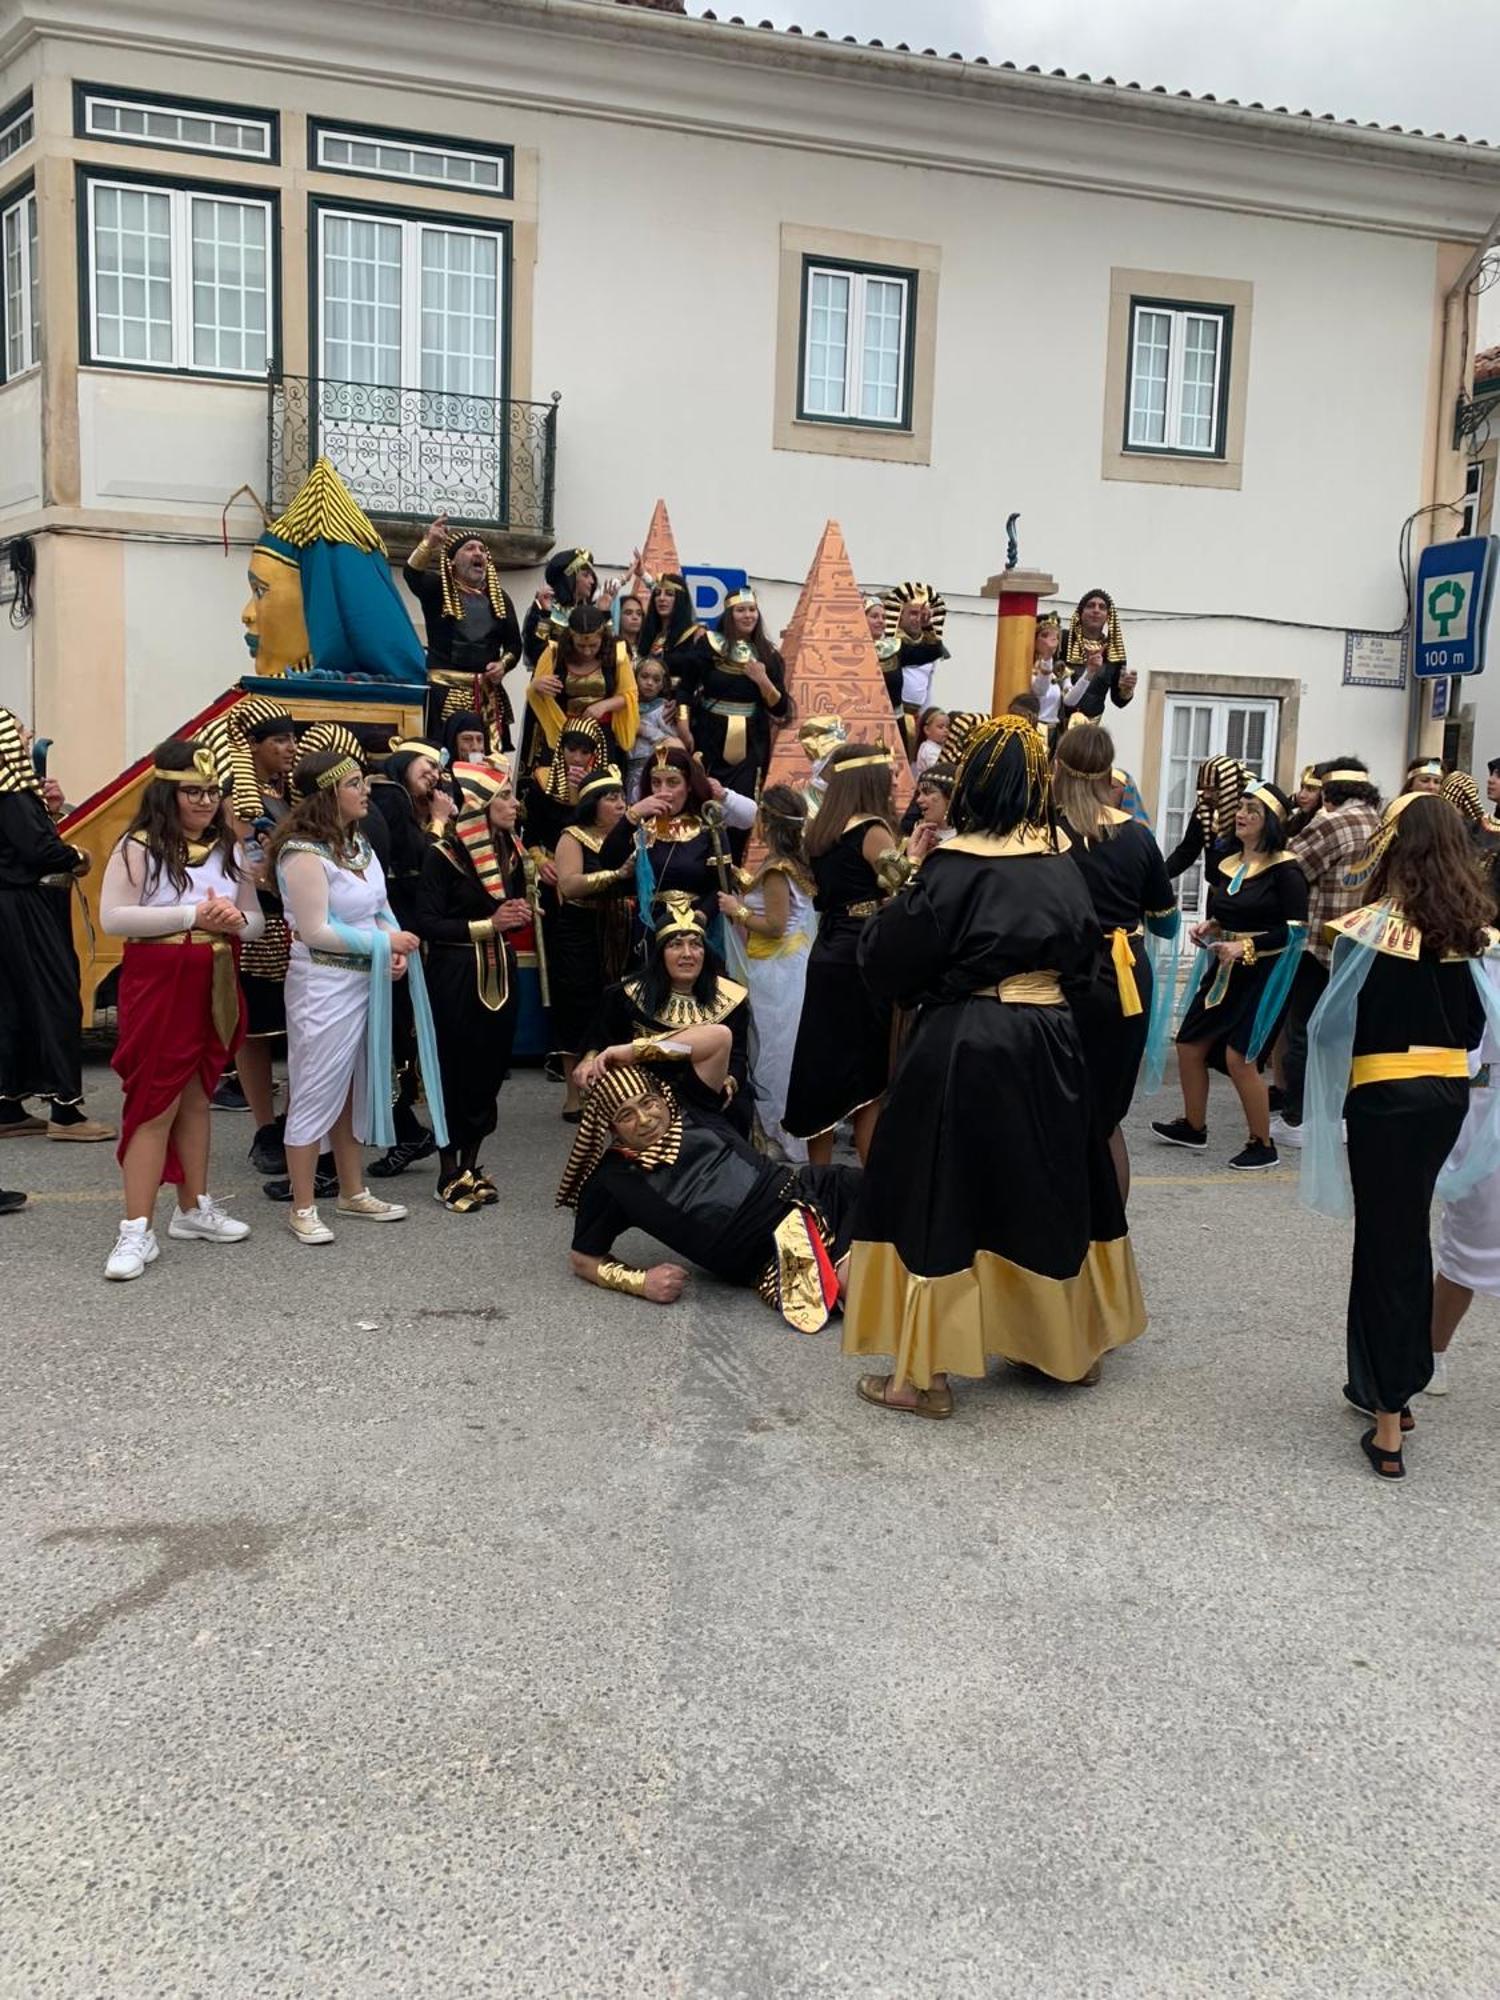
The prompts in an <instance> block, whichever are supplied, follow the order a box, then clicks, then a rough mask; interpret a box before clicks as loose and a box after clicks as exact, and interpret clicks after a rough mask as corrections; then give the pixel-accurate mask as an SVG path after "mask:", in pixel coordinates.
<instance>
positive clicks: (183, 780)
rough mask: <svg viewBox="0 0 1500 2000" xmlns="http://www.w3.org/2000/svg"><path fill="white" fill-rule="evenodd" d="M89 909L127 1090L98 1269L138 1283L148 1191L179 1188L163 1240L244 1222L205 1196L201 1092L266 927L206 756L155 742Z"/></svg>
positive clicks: (240, 1030)
mask: <svg viewBox="0 0 1500 2000" xmlns="http://www.w3.org/2000/svg"><path fill="white" fill-rule="evenodd" d="M99 903H100V907H99V918H100V923H101V924H102V926H103V928H104V930H105V931H106V932H107V933H108V934H109V935H110V936H111V937H123V938H124V939H125V940H126V944H125V953H124V958H123V960H122V961H121V966H120V986H119V1001H118V1011H119V1037H118V1040H117V1041H116V1044H115V1053H114V1058H113V1067H114V1070H115V1072H116V1074H117V1075H118V1077H119V1079H120V1082H121V1085H122V1087H123V1089H124V1095H125V1104H124V1112H123V1115H122V1117H121V1120H120V1146H119V1159H120V1165H121V1167H122V1169H123V1171H124V1176H125V1215H124V1219H123V1220H122V1221H121V1223H120V1231H119V1237H118V1239H117V1241H116V1243H115V1247H114V1249H113V1250H112V1251H111V1252H110V1256H109V1261H108V1262H107V1263H106V1265H105V1267H104V1275H105V1277H106V1278H113V1279H128V1278H138V1277H140V1275H141V1273H142V1272H143V1271H144V1270H145V1268H146V1266H147V1265H148V1264H154V1263H155V1262H156V1259H157V1257H158V1256H159V1255H160V1246H159V1245H158V1243H157V1240H156V1235H155V1232H154V1230H153V1228H152V1220H153V1211H154V1210H155V1207H156V1196H157V1190H158V1189H159V1188H160V1187H162V1185H163V1184H166V1185H169V1186H172V1187H175V1188H176V1190H177V1207H176V1210H175V1212H174V1214H173V1216H172V1220H171V1222H170V1223H169V1224H168V1225H167V1234H168V1236H170V1237H171V1238H173V1239H174V1241H186V1242H200V1243H239V1242H242V1241H243V1239H244V1238H245V1237H247V1236H248V1235H249V1234H250V1230H249V1226H248V1225H247V1224H246V1223H243V1222H237V1221H236V1220H235V1219H234V1217H233V1216H230V1215H226V1214H225V1212H224V1210H223V1209H222V1208H221V1207H220V1206H219V1204H218V1202H216V1201H215V1200H214V1198H213V1196H212V1195H211V1194H210V1193H209V1192H208V1154H209V1134H210V1126H211V1123H212V1120H211V1117H210V1113H209V1099H210V1098H211V1097H212V1095H213V1091H214V1086H215V1085H216V1084H217V1082H218V1080H219V1077H220V1076H221V1075H222V1073H223V1071H224V1069H225V1067H226V1065H227V1064H229V1063H230V1062H231V1061H233V1059H234V1052H235V1050H236V1049H237V1048H238V1047H239V1044H240V1041H241V1039H242V1037H243V1035H244V1031H245V1021H244V1013H245V1003H244V999H243V996H242V995H241V992H240V986H239V980H238V977H237V974H238V970H239V954H240V947H241V945H242V944H246V943H248V942H250V940H251V939H253V938H257V937H259V935H260V933H261V931H262V929H263V928H264V926H265V918H264V916H263V915H262V912H261V907H260V897H259V895H258V894H257V892H256V887H255V880H254V877H253V875H252V874H251V872H250V870H249V869H248V868H247V867H246V866H245V860H244V855H243V853H242V852H241V850H240V849H239V848H238V847H237V846H236V844H235V837H234V828H233V826H232V825H231V823H230V820H229V816H228V814H227V813H226V811H225V807H224V798H223V794H222V792H221V791H220V788H219V779H218V771H217V767H216V765H215V763H214V759H213V754H212V752H211V751H209V750H207V749H205V748H204V747H203V746H202V745H201V744H198V743H188V742H182V741H179V740H177V739H173V740H171V741H169V742H166V743H160V744H158V745H157V748H156V751H155V754H154V756H153V759H152V770H151V778H150V782H149V783H148V784H147V786H146V789H145V791H144V792H143V793H142V795H141V803H140V807H139V809H138V810H137V812H136V816H135V819H134V820H133V821H132V823H131V826H130V829H129V831H128V832H127V833H126V835H125V837H124V839H123V840H122V841H121V842H120V844H119V846H118V847H117V848H116V849H115V851H114V853H113V854H112V855H111V856H110V858H109V865H108V867H107V868H106V869H105V871H104V884H103V888H102V890H101V892H100V899H99Z"/></svg>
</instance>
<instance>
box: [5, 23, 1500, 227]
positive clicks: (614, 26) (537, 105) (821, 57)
mask: <svg viewBox="0 0 1500 2000" xmlns="http://www.w3.org/2000/svg"><path fill="white" fill-rule="evenodd" d="M486 31H488V32H486ZM39 39H40V40H64V41H71V42H83V43H87V44H91V45H94V46H96V47H101V48H103V47H108V46H111V45H112V46H114V47H117V48H121V49H130V50H133V51H136V52H138V53H142V54H172V55H176V56H179V57H190V58H193V59H196V60H199V61H209V62H220V63H226V64H231V65H234V66H236V67H242V66H244V65H247V64H250V65H254V66H255V67H257V68H260V69H264V70H272V71H282V72H292V73H297V74H309V73H312V74H324V75H328V76H331V77H337V78H342V79H346V80H350V81H360V82H363V83H367V84H376V85H384V86H386V87H395V88H410V89H420V90H423V91H426V92H430V93H432V94H434V95H441V96H446V97H449V98H452V99H455V100H460V101H469V102H478V103H483V104H485V105H486V106H507V107H512V108H517V109H522V110H526V111H530V112H534V113H547V114H551V115H556V116H562V117H575V118H584V119H592V120H605V121H608V122H611V123H617V124H624V125H634V126H637V127H642V128H650V129H657V130H669V131H673V132H677V133H684V134H690V135H699V136H704V137H711V138H719V139H734V140H736V141H739V142H742V143H749V144H759V145H765V146H772V147H778V148H789V149H794V150H798V151H803V152H815V153H823V154H834V155H846V156H848V155H853V156H856V157H864V158H868V159H872V160H878V161H883V162H886V163H888V164H891V165H895V166H907V167H911V166H915V167H927V168H932V169H936V170H939V171H943V172H950V173H961V174H966V175H974V176H979V177H983V178H990V179H996V180H1002V181H1019V182H1024V183H1031V184H1034V185H1045V186H1052V187H1058V188H1071V189H1078V190H1081V191H1086V192H1091V193H1097V194H1105V195H1113V196H1124V197H1129V198H1135V199H1142V200H1150V201H1169V202H1177V203H1185V204H1188V205H1191V206H1195V207H1206V208H1213V209H1221V210H1231V211H1239V212H1245V213H1250V214H1262V215H1269V216H1274V217H1277V218H1279V219H1286V220H1302V221H1311V222H1319V223H1336V224H1339V225H1342V226H1346V227H1353V228H1359V229H1366V230H1375V231H1378V232H1380V233H1383V234H1391V235H1400V236H1416V237H1422V238H1427V239H1432V238H1443V239H1447V240H1453V241H1460V242H1469V241H1474V240H1477V239H1478V238H1480V237H1482V236H1483V234H1484V232H1485V229H1486V227H1487V226H1488V224H1489V222H1490V220H1491V218H1492V217H1493V214H1494V211H1495V209H1496V208H1497V207H1500V150H1491V149H1489V148H1483V147H1469V146H1465V145H1461V144H1458V143H1456V142H1450V141H1443V140H1435V139H1426V138H1419V137H1415V136H1412V135H1407V134H1402V133H1392V132H1388V131H1384V130H1371V129H1367V128H1364V127H1352V126H1348V125H1343V124H1340V123H1338V122H1337V121H1334V120H1304V119H1302V118H1296V117H1291V116H1288V115H1285V114H1277V113H1272V112H1264V111H1256V110H1254V109H1251V108H1249V107H1241V106H1230V105H1223V104H1214V103H1212V102H1207V103H1206V102H1204V101H1202V100H1199V99H1192V98H1187V99H1185V98H1179V97H1171V96H1166V95H1160V96H1158V95H1157V94H1155V93H1153V92H1140V91H1134V90H1129V89H1123V88H1120V87H1118V86H1115V87H1111V86H1106V85H1102V84H1094V83H1088V82H1082V81H1075V80H1073V79H1068V78H1059V77H1042V76H1033V75H1029V74H1027V73H1026V72H1023V71H1013V70H1008V69H1004V68H992V67H985V66H982V65H979V64H976V63H971V62H958V61H950V60H946V59H943V58H933V57H926V56H914V55H910V54H904V53H901V52H899V51H895V50H888V49H873V48H867V47H864V46H859V45H855V46H850V45H848V44H845V43H842V42H829V41H820V40H817V39H815V38H812V37H806V36H796V35H791V34H786V33H778V32H772V31H768V30H762V29H754V28H739V27H735V26H733V25H732V24H730V23H727V22H718V21H716V22H705V21H699V20H696V19H692V18H684V17H681V16H677V15H671V14H659V13H655V12H651V11H647V10H643V9H639V8H634V7H623V6H612V5H608V4H605V0H360V4H358V5H355V4H353V0H320V4H319V5H318V6H316V7H313V8H309V7H307V6H306V5H305V4H302V0H259V4H258V5H257V7H256V8H255V9H254V11H253V12H250V11H248V10H247V11H241V10H239V9H235V10H233V11H230V10H225V9H223V8H221V7H219V6H216V5H211V4H208V0H141V4H138V5H132V7H131V9H130V11H129V15H128V18H123V17H122V14H121V11H120V9H119V8H118V5H117V4H114V0H17V4H16V7H15V10H14V12H13V13H12V16H11V26H10V28H9V30H8V31H7V32H6V33H5V35H4V36H3V38H0V62H9V61H11V60H14V59H15V58H16V57H17V56H18V55H19V54H21V53H22V52H23V51H24V50H25V49H26V48H27V47H28V46H29V45H30V44H32V43H33V42H35V41H37V40H39ZM460 71H464V72H466V73H467V74H466V76H465V77H464V78H463V80H459V76H458V73H459V72H460ZM834 84H837V85H839V86H841V87H840V88H838V89H837V90H833V89H830V85H834Z"/></svg>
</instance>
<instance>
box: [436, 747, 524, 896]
mask: <svg viewBox="0 0 1500 2000" xmlns="http://www.w3.org/2000/svg"><path fill="white" fill-rule="evenodd" d="M453 776H454V777H455V778H456V779H457V780H458V784H459V788H460V790H461V792H462V794H463V800H462V803H461V804H460V806H459V808H458V811H457V812H456V813H455V814H454V815H453V818H452V820H451V821H450V823H449V826H448V838H449V839H450V840H454V841H456V842H457V844H458V845H459V846H460V847H461V848H462V849H463V851H464V853H465V854H467V855H468V857H469V865H470V866H471V867H472V868H473V870H474V873H475V874H476V875H477V876H478V878H479V886H480V888H481V889H483V890H484V892H485V894H486V895H487V896H492V897H494V899H495V900H496V901H497V902H498V901H499V899H500V898H501V897H502V896H503V895H504V894H505V869H504V866H503V865H502V863H501V860H500V856H499V854H498V853H497V852H496V851H495V829H494V828H493V827H492V826H491V825H490V801H491V800H492V799H495V798H498V797H499V796H500V795H501V794H502V793H505V792H509V791H510V789H511V783H510V773H509V772H508V771H504V770H501V769H499V768H498V767H497V766H496V765H494V764H455V765H454V766H453Z"/></svg>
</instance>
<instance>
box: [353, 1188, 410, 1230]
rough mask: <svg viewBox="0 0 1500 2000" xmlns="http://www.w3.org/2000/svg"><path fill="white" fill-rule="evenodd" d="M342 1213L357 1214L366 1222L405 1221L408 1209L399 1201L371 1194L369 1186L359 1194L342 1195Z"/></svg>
mask: <svg viewBox="0 0 1500 2000" xmlns="http://www.w3.org/2000/svg"><path fill="white" fill-rule="evenodd" d="M338 1213H339V1214H340V1215H357V1216H361V1217H363V1219H364V1220H365V1221H366V1222H405V1220H406V1210H405V1209H404V1208H403V1207H402V1206H401V1204H400V1202H399V1201H382V1200H381V1199H380V1197H379V1195H378V1194H371V1192H370V1190H369V1189H368V1188H361V1189H360V1191H359V1193H358V1194H351V1195H346V1196H343V1197H341V1199H340V1201H339V1205H338Z"/></svg>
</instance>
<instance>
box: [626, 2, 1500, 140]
mask: <svg viewBox="0 0 1500 2000" xmlns="http://www.w3.org/2000/svg"><path fill="white" fill-rule="evenodd" d="M620 4H622V5H624V6H633V5H640V4H645V5H647V6H652V5H655V4H657V0H620ZM673 11H674V12H675V11H676V10H675V8H674V9H673ZM694 18H695V19H697V20H700V21H711V22H721V21H722V23H723V25H724V26H725V27H730V28H754V29H758V30H761V31H762V32H764V33H766V34H772V35H799V36H805V37H806V39H807V40H809V41H818V42H826V41H831V40H832V37H831V36H830V35H829V33H828V31H827V29H826V28H800V27H797V26H796V25H792V26H789V27H786V28H778V27H777V26H776V23H775V22H774V21H753V22H752V21H748V20H746V18H745V17H744V15H743V14H730V15H728V16H721V15H719V14H715V13H714V12H712V11H711V10H710V9H707V8H705V9H704V11H703V12H702V13H701V14H698V15H696V16H695V17H694ZM839 40H840V41H841V42H842V43H843V44H844V45H845V46H846V47H850V48H863V49H880V50H883V51H886V52H887V53H889V54H892V55H904V56H913V57H917V58H919V59H921V60H923V61H934V62H951V63H955V62H956V63H968V64H972V65H973V66H975V67H977V68H979V69H1008V70H1012V71H1014V72H1015V73H1016V74H1017V75H1018V76H1042V75H1043V74H1046V75H1048V76H1051V77H1056V78H1058V79H1059V80H1060V81H1062V82H1064V83H1084V84H1088V85H1089V86H1090V88H1091V89H1094V90H1115V91H1127V90H1129V91H1135V92H1137V93H1138V94H1140V95H1143V96H1150V97H1181V98H1186V99H1187V100H1188V102H1189V103H1192V104H1216V105H1224V106H1226V107H1227V108H1228V109H1230V110H1234V111H1259V112H1263V113H1269V114H1270V115H1272V116H1274V117H1278V118H1302V119H1306V120H1307V121H1308V123H1309V124H1317V125H1343V126H1345V127H1347V128H1348V129H1349V130H1350V131H1352V132H1386V133H1389V134H1391V135H1393V136H1394V137H1397V138H1401V139H1428V140H1436V141H1441V143H1442V144H1444V145H1448V146H1474V147H1479V148H1482V149H1483V150H1485V151H1489V150H1490V149H1491V148H1490V141H1489V140H1488V139H1469V138H1466V137H1465V135H1464V134H1463V133H1462V132H1454V133H1451V134H1450V133H1447V132H1424V131H1423V130H1422V129H1421V128H1420V127H1419V126H1416V125H1382V124H1381V123H1380V121H1379V120H1378V119H1373V118H1340V117H1339V116H1338V115H1337V114H1336V113H1335V112H1332V111H1293V110H1291V109H1290V108H1289V106H1287V105H1285V104H1275V105H1269V106H1268V105H1265V104H1262V103H1261V102H1260V101H1259V99H1254V100H1252V101H1250V102H1248V103H1242V102H1241V100H1240V99H1239V98H1237V97H1216V96H1214V95H1213V93H1212V92H1210V91H1202V92H1195V91H1191V90H1168V88H1167V86H1166V85H1165V84H1164V83H1152V84H1142V83H1118V82H1116V80H1115V78H1114V77H1112V76H1101V77H1093V76H1090V75H1089V74H1088V73H1087V72H1086V71H1080V72H1079V73H1078V74H1076V75H1075V74H1073V73H1071V72H1070V71H1068V70H1065V69H1054V70H1048V71H1046V72H1043V70H1042V69H1041V67H1040V65H1039V64H1037V63H1027V64H1025V66H1024V67H1023V66H1022V65H1020V64H1018V63H1013V62H991V61H990V59H989V57H988V56H965V55H963V54H961V53H960V52H959V51H958V50H954V51H952V52H951V53H950V54H948V55H947V56H940V55H939V54H938V52H937V50H936V49H914V48H912V46H911V44H910V43H909V42H897V43H895V44H894V45H892V46H890V47H889V48H888V47H887V44H886V43H884V42H881V41H876V40H870V41H867V42H865V41H861V40H860V39H859V37H858V36H856V35H841V36H840V37H839Z"/></svg>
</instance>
